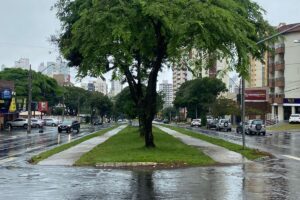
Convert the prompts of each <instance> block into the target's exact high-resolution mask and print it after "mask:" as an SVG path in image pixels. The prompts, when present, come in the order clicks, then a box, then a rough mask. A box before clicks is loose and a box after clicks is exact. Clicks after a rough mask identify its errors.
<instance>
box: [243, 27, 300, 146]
mask: <svg viewBox="0 0 300 200" xmlns="http://www.w3.org/2000/svg"><path fill="white" fill-rule="evenodd" d="M298 27H300V23H299V24H296V25H295V26H292V27H291V28H288V29H286V30H284V31H281V32H279V33H276V34H274V35H271V36H269V37H267V38H265V39H262V40H260V41H258V42H257V43H256V44H262V43H264V42H266V41H269V40H271V39H273V38H275V37H277V36H279V35H282V34H283V33H286V32H287V31H290V30H293V29H295V28H298ZM294 42H295V43H298V42H299V43H300V40H295V41H294ZM241 78H242V97H241V98H242V99H241V102H242V136H243V149H245V146H246V142H245V77H243V76H242V77H241Z"/></svg>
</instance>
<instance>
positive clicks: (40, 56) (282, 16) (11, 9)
mask: <svg viewBox="0 0 300 200" xmlns="http://www.w3.org/2000/svg"><path fill="white" fill-rule="evenodd" d="M255 1H256V2H257V3H259V4H260V5H261V6H262V7H263V8H264V9H265V10H266V11H267V14H266V19H267V20H268V21H269V22H270V23H271V24H272V25H278V24H279V23H280V22H286V23H297V22H300V12H299V8H300V1H299V0H255ZM55 2H56V0H0V66H1V65H2V64H4V65H6V66H13V65H14V61H16V60H18V59H19V58H29V59H30V63H31V64H32V66H33V68H34V69H37V66H38V65H39V64H40V63H41V62H47V61H54V60H55V59H56V57H57V56H58V51H57V49H56V48H55V47H54V46H53V45H51V44H50V43H49V42H48V39H49V37H50V35H52V34H55V33H57V32H58V31H59V30H60V26H59V21H58V20H57V18H56V16H55V11H51V10H50V8H51V6H53V5H54V3H55ZM163 79H167V80H170V81H171V80H172V79H171V73H170V70H167V71H166V72H164V73H162V74H161V75H160V78H159V81H161V80H163Z"/></svg>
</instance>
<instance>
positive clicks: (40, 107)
mask: <svg viewBox="0 0 300 200" xmlns="http://www.w3.org/2000/svg"><path fill="white" fill-rule="evenodd" d="M38 111H40V112H48V102H47V101H39V104H38Z"/></svg>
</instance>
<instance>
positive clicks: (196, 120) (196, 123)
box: [191, 119, 201, 127]
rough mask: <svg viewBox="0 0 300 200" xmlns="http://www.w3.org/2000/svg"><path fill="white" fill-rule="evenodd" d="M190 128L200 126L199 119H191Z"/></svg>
mask: <svg viewBox="0 0 300 200" xmlns="http://www.w3.org/2000/svg"><path fill="white" fill-rule="evenodd" d="M191 126H198V127H200V126H201V119H193V120H192V122H191Z"/></svg>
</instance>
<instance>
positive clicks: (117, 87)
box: [109, 80, 122, 97]
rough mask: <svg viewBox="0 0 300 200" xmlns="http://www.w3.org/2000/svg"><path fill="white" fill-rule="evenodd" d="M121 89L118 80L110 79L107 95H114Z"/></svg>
mask: <svg viewBox="0 0 300 200" xmlns="http://www.w3.org/2000/svg"><path fill="white" fill-rule="evenodd" d="M121 91H122V83H121V81H119V80H111V88H110V92H109V96H111V97H114V96H116V95H117V94H119V93H120V92H121Z"/></svg>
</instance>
